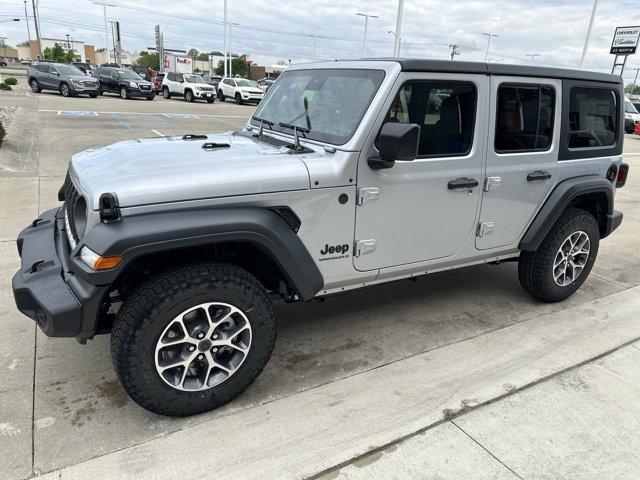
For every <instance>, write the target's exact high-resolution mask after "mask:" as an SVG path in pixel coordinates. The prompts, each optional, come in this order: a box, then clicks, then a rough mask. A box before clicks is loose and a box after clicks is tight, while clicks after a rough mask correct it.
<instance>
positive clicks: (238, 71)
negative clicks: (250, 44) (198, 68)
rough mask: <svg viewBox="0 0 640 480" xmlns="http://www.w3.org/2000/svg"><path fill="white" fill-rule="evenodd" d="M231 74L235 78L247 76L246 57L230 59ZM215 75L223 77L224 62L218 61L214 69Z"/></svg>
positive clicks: (236, 56)
mask: <svg viewBox="0 0 640 480" xmlns="http://www.w3.org/2000/svg"><path fill="white" fill-rule="evenodd" d="M231 73H232V74H233V76H234V77H235V76H236V75H239V76H241V77H246V76H247V75H248V74H249V66H248V65H247V56H246V55H240V56H238V55H235V56H232V57H231ZM216 75H224V62H223V61H222V60H220V61H219V62H218V66H217V67H216Z"/></svg>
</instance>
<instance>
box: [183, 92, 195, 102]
mask: <svg viewBox="0 0 640 480" xmlns="http://www.w3.org/2000/svg"><path fill="white" fill-rule="evenodd" d="M184 99H185V100H186V101H187V102H189V103H192V102H193V101H194V100H195V99H196V97H195V96H194V94H193V92H192V91H191V90H185V92H184Z"/></svg>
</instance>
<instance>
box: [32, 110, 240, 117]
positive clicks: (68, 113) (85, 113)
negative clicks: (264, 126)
mask: <svg viewBox="0 0 640 480" xmlns="http://www.w3.org/2000/svg"><path fill="white" fill-rule="evenodd" d="M41 112H42V113H57V114H58V115H61V116H74V115H76V116H91V117H99V116H100V114H104V115H161V116H164V117H168V118H199V117H207V118H249V115H248V114H247V115H217V114H213V113H197V114H196V113H180V112H103V111H99V110H98V111H95V110H48V109H41V110H38V113H41Z"/></svg>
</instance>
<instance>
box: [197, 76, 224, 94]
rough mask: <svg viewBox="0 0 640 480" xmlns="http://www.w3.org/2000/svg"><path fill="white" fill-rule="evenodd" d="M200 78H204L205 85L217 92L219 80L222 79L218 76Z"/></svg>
mask: <svg viewBox="0 0 640 480" xmlns="http://www.w3.org/2000/svg"><path fill="white" fill-rule="evenodd" d="M202 78H204V81H205V83H208V84H209V85H213V86H214V87H215V88H216V91H217V90H218V84H219V83H220V80H222V77H221V76H219V75H203V76H202Z"/></svg>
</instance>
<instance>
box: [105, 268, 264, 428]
mask: <svg viewBox="0 0 640 480" xmlns="http://www.w3.org/2000/svg"><path fill="white" fill-rule="evenodd" d="M275 339H276V318H275V309H274V306H273V303H272V301H271V298H270V297H269V295H268V294H267V292H266V291H265V289H264V287H263V286H262V285H261V284H260V282H258V280H256V279H255V277H253V276H252V275H250V274H249V273H248V272H246V271H245V270H243V269H241V268H238V267H236V266H233V265H227V264H221V263H208V264H201V265H196V266H190V267H183V268H180V269H176V270H171V271H168V272H166V273H162V274H160V275H157V276H156V277H152V278H151V279H149V280H147V281H146V282H145V283H143V284H142V285H140V286H139V287H138V288H137V289H136V290H135V291H134V292H133V293H131V295H129V297H128V298H127V299H126V300H125V302H124V303H123V305H122V307H121V308H120V310H119V311H118V314H117V318H116V321H115V324H114V327H113V333H112V335H111V356H112V360H113V363H114V366H115V369H116V373H117V375H118V378H119V379H120V382H121V384H122V386H123V387H124V389H125V390H126V392H127V393H128V394H129V396H130V397H131V398H132V399H133V400H134V401H135V402H136V403H138V404H139V405H140V406H142V407H143V408H146V409H147V410H150V411H152V412H154V413H157V414H161V415H168V416H186V415H194V414H197V413H201V412H205V411H207V410H211V409H214V408H217V407H219V406H220V405H223V404H225V403H227V402H229V401H230V400H232V399H233V398H235V397H236V396H238V395H239V394H240V393H242V392H243V391H244V390H245V389H246V388H247V387H248V386H249V385H251V384H252V383H253V382H254V380H255V379H256V378H257V376H258V375H259V374H260V372H261V371H262V369H263V368H264V366H265V365H266V363H267V361H268V360H269V357H270V356H271V352H272V351H273V346H274V344H275Z"/></svg>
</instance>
